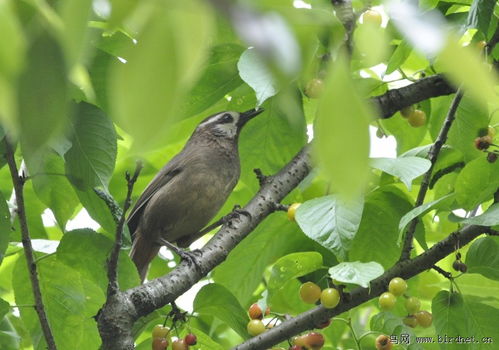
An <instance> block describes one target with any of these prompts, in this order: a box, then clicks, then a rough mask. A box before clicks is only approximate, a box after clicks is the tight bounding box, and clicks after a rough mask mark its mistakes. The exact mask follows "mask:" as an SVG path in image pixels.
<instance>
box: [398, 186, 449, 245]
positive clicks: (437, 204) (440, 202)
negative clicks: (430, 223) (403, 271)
mask: <svg viewBox="0 0 499 350" xmlns="http://www.w3.org/2000/svg"><path fill="white" fill-rule="evenodd" d="M454 198H455V194H454V193H449V194H448V195H446V196H443V197H441V198H439V199H436V200H434V201H432V202H428V203H425V204H423V205H420V206H419V207H416V208H414V209H412V210H411V211H410V212H408V213H407V214H405V215H404V216H403V217H402V219H400V223H399V234H400V236H399V239H401V238H402V234H403V233H404V229H405V227H406V226H407V225H408V224H409V222H411V221H412V219H414V218H415V217H417V216H421V215H424V214H426V213H428V212H429V211H430V210H433V209H437V208H441V207H445V206H446V205H447V204H448V203H449V202H451V201H452V200H454Z"/></svg>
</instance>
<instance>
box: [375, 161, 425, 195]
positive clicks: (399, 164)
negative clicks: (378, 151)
mask: <svg viewBox="0 0 499 350" xmlns="http://www.w3.org/2000/svg"><path fill="white" fill-rule="evenodd" d="M371 166H372V167H374V168H376V169H380V170H382V171H384V172H385V173H388V174H390V175H393V176H397V177H399V178H400V180H401V181H402V182H403V183H404V185H406V186H407V189H409V191H410V190H411V185H412V180H414V179H415V178H417V177H419V176H421V175H423V174H424V173H425V172H426V171H428V169H430V166H431V162H430V161H429V160H428V159H423V158H419V157H399V158H372V159H371Z"/></svg>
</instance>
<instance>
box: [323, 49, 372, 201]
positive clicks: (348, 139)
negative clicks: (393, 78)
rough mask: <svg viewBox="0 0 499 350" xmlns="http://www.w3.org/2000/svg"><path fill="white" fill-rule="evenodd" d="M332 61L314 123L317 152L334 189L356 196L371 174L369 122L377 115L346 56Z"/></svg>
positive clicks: (346, 195) (339, 192) (350, 196)
mask: <svg viewBox="0 0 499 350" xmlns="http://www.w3.org/2000/svg"><path fill="white" fill-rule="evenodd" d="M341 57H342V58H340V59H338V60H337V61H336V62H334V63H332V64H330V65H329V66H330V71H329V73H328V75H327V81H326V87H325V90H324V93H323V94H322V98H321V99H320V101H319V106H318V110H317V119H316V122H315V124H314V137H315V140H314V145H313V154H314V156H315V158H316V159H317V161H318V165H319V167H320V168H321V170H322V171H323V172H324V174H325V175H326V176H327V178H328V179H329V180H330V181H331V189H332V190H333V191H334V192H335V193H338V194H340V195H342V196H345V197H347V198H355V197H356V196H358V195H359V194H361V193H362V191H363V189H364V188H365V186H366V182H367V175H368V173H369V163H368V155H369V122H370V118H371V117H372V116H374V115H375V113H374V112H373V111H371V110H370V109H369V108H368V106H367V105H366V101H365V99H364V98H363V96H362V95H360V94H359V92H358V91H357V89H356V87H355V85H354V83H353V80H352V78H351V77H350V73H349V72H350V71H349V68H348V65H347V63H346V60H345V58H344V57H343V56H341Z"/></svg>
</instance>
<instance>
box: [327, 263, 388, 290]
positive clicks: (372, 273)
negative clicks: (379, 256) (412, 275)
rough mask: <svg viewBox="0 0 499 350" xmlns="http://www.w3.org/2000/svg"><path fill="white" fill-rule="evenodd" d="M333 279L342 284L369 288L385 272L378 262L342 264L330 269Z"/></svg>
mask: <svg viewBox="0 0 499 350" xmlns="http://www.w3.org/2000/svg"><path fill="white" fill-rule="evenodd" d="M328 272H329V275H330V276H331V278H332V279H334V280H337V281H339V282H342V283H352V284H357V285H359V286H361V287H364V288H367V287H368V286H369V282H371V281H372V280H373V279H375V278H376V277H379V276H381V275H382V274H383V272H385V270H384V269H383V266H381V265H380V264H378V263H377V262H373V261H371V262H368V263H362V262H360V261H353V262H342V263H339V264H338V265H336V266H333V267H331V268H330V269H329V271H328Z"/></svg>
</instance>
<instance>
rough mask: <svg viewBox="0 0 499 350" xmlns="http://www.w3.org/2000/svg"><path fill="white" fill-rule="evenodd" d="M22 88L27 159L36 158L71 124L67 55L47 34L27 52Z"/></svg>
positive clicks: (20, 108) (20, 107)
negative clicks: (65, 56)
mask: <svg viewBox="0 0 499 350" xmlns="http://www.w3.org/2000/svg"><path fill="white" fill-rule="evenodd" d="M27 60H28V61H27V63H26V66H25V69H24V70H23V72H22V74H21V76H20V79H19V87H18V111H19V125H20V128H21V141H22V147H23V155H24V156H25V157H31V158H35V159H36V157H37V156H38V155H39V154H40V153H41V152H42V151H43V150H44V146H46V144H47V143H48V142H49V141H51V140H53V139H54V137H56V136H58V135H60V133H61V132H62V131H64V127H65V125H66V124H67V122H68V121H69V118H68V117H67V115H68V98H69V95H68V82H67V78H66V64H65V62H64V55H63V52H62V50H61V48H60V47H59V44H58V43H57V41H56V40H55V39H54V38H53V37H52V36H51V35H50V34H48V33H47V32H42V33H40V34H38V35H37V36H36V37H35V38H34V39H33V41H32V43H31V46H30V47H29V49H28V52H27Z"/></svg>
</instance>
